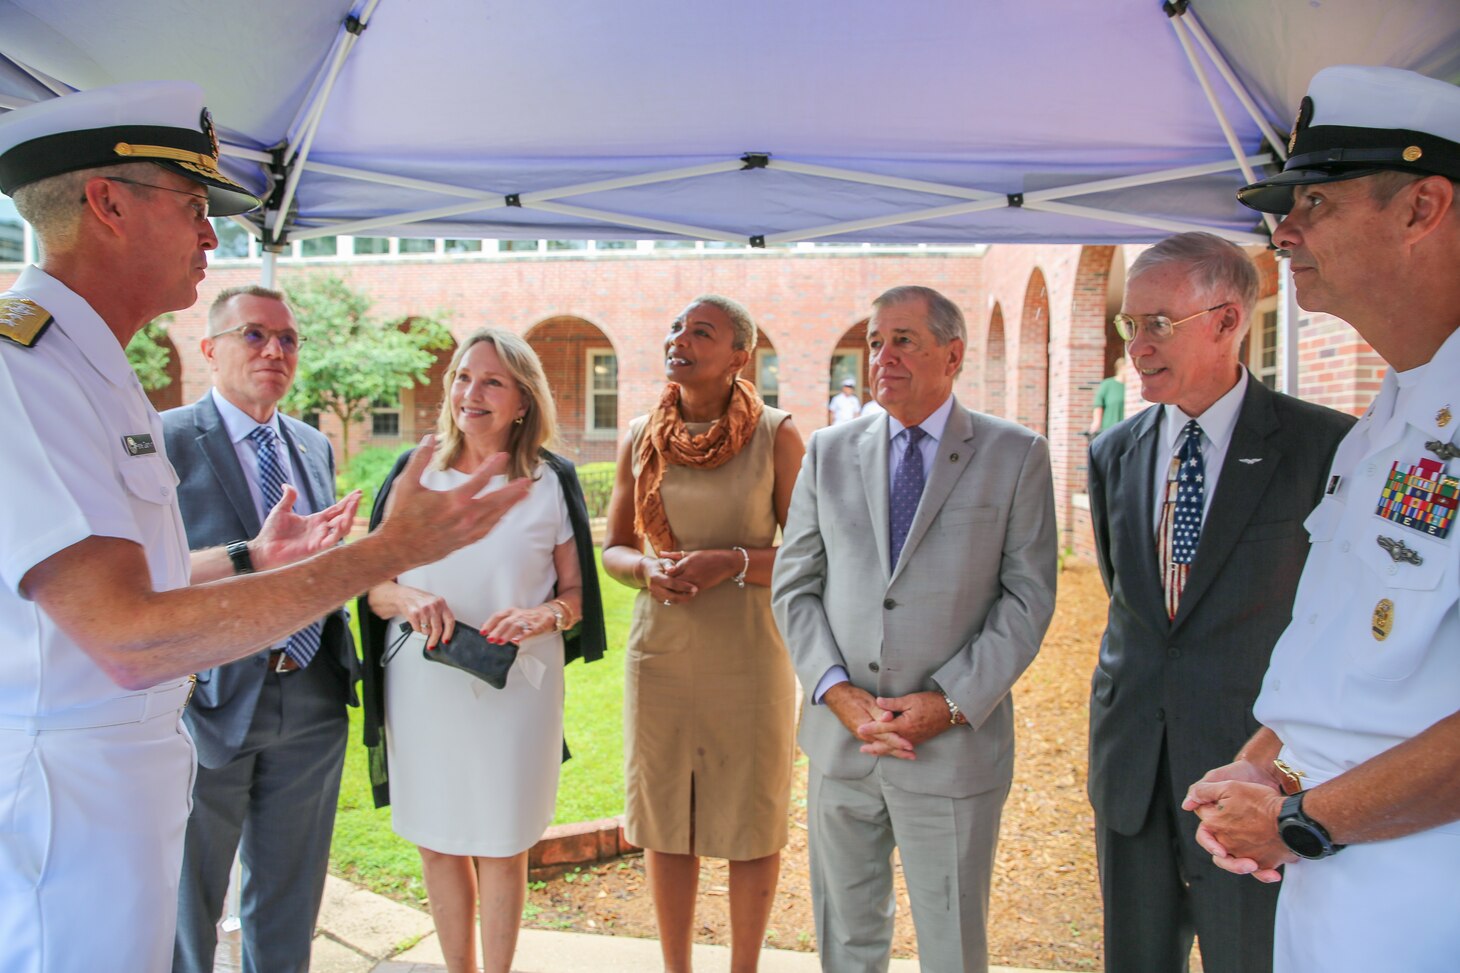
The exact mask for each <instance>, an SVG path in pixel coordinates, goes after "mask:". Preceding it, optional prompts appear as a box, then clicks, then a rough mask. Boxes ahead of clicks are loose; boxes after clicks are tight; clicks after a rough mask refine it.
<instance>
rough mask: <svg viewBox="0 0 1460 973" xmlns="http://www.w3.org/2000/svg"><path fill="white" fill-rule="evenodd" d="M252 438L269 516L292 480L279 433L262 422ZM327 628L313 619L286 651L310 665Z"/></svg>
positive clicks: (290, 656) (293, 636)
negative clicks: (281, 454) (283, 461)
mask: <svg viewBox="0 0 1460 973" xmlns="http://www.w3.org/2000/svg"><path fill="white" fill-rule="evenodd" d="M248 440H249V441H250V442H251V443H253V444H254V448H255V449H257V450H258V454H259V492H260V493H262V494H263V497H264V516H265V517H267V516H268V515H269V511H271V510H273V509H274V507H275V506H277V505H278V503H279V500H280V499H281V498H282V497H283V496H284V484H285V483H287V482H288V479H287V477H285V476H284V467H283V465H282V464H280V462H279V453H278V448H277V442H278V437H277V436H275V435H274V430H272V429H270V428H269V427H268V426H259V427H257V428H255V429H254V431H253V432H251V433H249V434H248ZM323 631H324V622H322V621H318V622H310V623H309V624H308V625H306V626H305V627H304V628H301V629H300V630H299V631H297V632H295V633H294V634H293V635H291V636H289V641H288V642H287V643H285V645H284V652H285V654H287V655H288V656H289V658H291V659H293V660H294V661H295V662H297V663H299V668H301V669H302V668H304V667H305V666H307V665H309V660H311V659H313V658H314V654H315V653H316V652H318V651H319V637H320V634H321V633H322V632H323Z"/></svg>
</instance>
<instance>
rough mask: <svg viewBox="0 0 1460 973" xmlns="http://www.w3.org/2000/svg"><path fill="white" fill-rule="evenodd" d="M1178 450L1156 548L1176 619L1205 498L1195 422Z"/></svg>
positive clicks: (1168, 480)
mask: <svg viewBox="0 0 1460 973" xmlns="http://www.w3.org/2000/svg"><path fill="white" fill-rule="evenodd" d="M1182 434H1183V436H1184V437H1185V438H1184V439H1183V440H1182V442H1181V448H1180V449H1179V450H1177V452H1176V455H1175V456H1173V457H1172V458H1171V465H1170V467H1169V468H1168V470H1167V473H1166V500H1165V503H1164V504H1163V505H1162V508H1161V526H1160V528H1159V529H1158V530H1157V532H1156V548H1157V551H1158V553H1159V555H1160V559H1161V587H1162V588H1164V589H1165V592H1166V615H1167V617H1168V618H1175V617H1176V609H1177V607H1178V606H1179V605H1180V604H1181V591H1182V589H1183V588H1185V587H1186V576H1187V573H1188V571H1190V569H1191V559H1192V557H1193V556H1195V554H1196V546H1197V544H1198V543H1199V542H1200V541H1201V518H1202V504H1203V502H1204V500H1205V497H1206V464H1205V463H1203V462H1202V457H1201V426H1199V425H1197V422H1196V420H1195V419H1190V420H1188V421H1187V423H1186V426H1185V427H1184V428H1183V429H1182Z"/></svg>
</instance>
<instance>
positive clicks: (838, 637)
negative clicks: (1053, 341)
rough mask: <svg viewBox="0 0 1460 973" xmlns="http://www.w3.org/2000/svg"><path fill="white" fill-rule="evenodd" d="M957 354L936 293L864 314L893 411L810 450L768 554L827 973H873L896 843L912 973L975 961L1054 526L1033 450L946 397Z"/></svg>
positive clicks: (878, 388) (912, 292) (826, 436)
mask: <svg viewBox="0 0 1460 973" xmlns="http://www.w3.org/2000/svg"><path fill="white" fill-rule="evenodd" d="M966 340H967V333H966V329H965V326H964V323H963V315H962V313H961V312H960V311H959V310H958V307H957V306H956V305H954V304H953V303H952V302H951V301H949V300H948V299H947V298H946V297H944V296H943V295H941V294H939V293H938V292H937V291H934V290H932V289H931V288H926V287H897V288H893V289H892V290H890V291H888V292H886V293H885V294H883V295H882V296H880V297H878V298H877V300H876V301H874V302H873V312H872V317H871V320H870V321H869V322H868V325H867V345H868V350H869V353H870V369H871V383H872V387H873V389H874V390H875V394H876V398H877V401H878V402H880V403H881V404H882V406H883V407H884V408H885V409H886V410H887V411H886V414H885V415H883V414H879V415H876V416H870V417H865V418H861V419H857V420H854V421H852V422H848V423H845V424H843V425H839V426H832V427H829V428H826V429H821V430H818V431H817V432H816V434H815V435H813V436H812V437H811V442H810V444H809V446H808V449H807V452H806V459H805V461H804V464H803V466H802V469H801V476H800V478H799V479H798V480H797V481H796V489H795V492H794V494H793V496H792V498H791V510H790V515H789V516H788V517H787V521H786V527H785V540H784V542H783V543H782V545H781V548H780V551H779V553H778V554H777V557H776V566H775V574H774V579H773V582H772V595H771V597H772V604H773V607H774V609H775V614H776V621H777V623H778V624H779V625H780V627H781V632H782V634H783V635H784V636H785V639H786V646H787V649H788V650H789V651H790V653H791V658H792V661H793V662H794V663H795V666H796V671H797V675H798V676H799V677H800V679H801V684H802V686H803V687H804V688H805V690H806V695H807V705H806V707H805V710H804V711H803V713H802V717H801V732H800V743H801V747H802V749H804V750H805V751H806V753H807V755H808V756H809V757H810V758H811V776H810V781H809V787H808V795H809V808H808V809H809V817H810V846H811V882H812V895H813V897H814V899H815V909H816V932H817V938H818V941H819V945H820V949H821V956H822V965H823V967H824V968H825V969H828V970H835V971H838V973H844V971H863V970H865V971H872V970H886V969H887V965H888V958H889V955H890V952H891V945H892V929H893V909H894V898H893V883H892V861H891V858H892V851H893V848H894V847H896V848H897V849H898V852H899V854H900V856H901V860H902V869H903V874H904V876H905V877H906V880H907V889H908V896H909V899H910V901H911V905H912V915H913V923H914V925H915V926H916V928H917V937H918V956H919V959H920V960H921V962H922V964H923V967H924V969H930V970H963V971H982V970H986V969H987V967H988V946H987V937H986V932H985V926H986V923H987V917H988V900H989V884H990V878H991V876H992V872H993V860H994V846H995V844H996V842H997V840H998V833H999V817H1000V814H1001V813H1002V811H1003V806H1004V799H1005V797H1007V796H1008V792H1009V783H1010V780H1011V777H1012V774H1013V761H1014V709H1013V703H1012V701H1011V700H1010V698H1009V690H1010V688H1011V687H1012V686H1013V684H1014V681H1015V680H1016V679H1018V678H1019V675H1020V674H1021V673H1022V672H1023V671H1024V669H1025V668H1026V667H1027V666H1028V665H1029V663H1030V662H1031V661H1032V660H1033V659H1034V656H1035V653H1036V652H1037V651H1038V650H1039V644H1040V642H1041V640H1042V639H1043V638H1044V632H1045V629H1046V628H1047V627H1048V625H1049V620H1050V616H1051V615H1052V613H1053V610H1054V593H1055V569H1056V530H1055V519H1054V496H1053V491H1052V486H1051V476H1050V463H1049V446H1048V444H1047V443H1046V442H1045V440H1044V439H1043V437H1041V436H1037V435H1035V434H1034V433H1032V432H1030V431H1029V430H1028V429H1025V428H1024V427H1022V426H1018V425H1015V424H1014V423H1012V422H1007V421H1005V420H1003V419H997V418H994V417H992V416H987V415H983V414H981V413H977V412H973V411H970V410H969V409H966V408H964V407H963V406H962V405H960V404H959V403H958V401H957V399H955V398H954V396H953V382H954V379H955V378H956V377H957V375H958V373H959V371H961V370H962V367H963V351H964V344H965V342H966Z"/></svg>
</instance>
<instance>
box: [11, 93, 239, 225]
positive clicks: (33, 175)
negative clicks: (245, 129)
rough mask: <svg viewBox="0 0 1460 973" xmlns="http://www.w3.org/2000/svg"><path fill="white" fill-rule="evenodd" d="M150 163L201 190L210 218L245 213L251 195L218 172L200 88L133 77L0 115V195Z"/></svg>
mask: <svg viewBox="0 0 1460 973" xmlns="http://www.w3.org/2000/svg"><path fill="white" fill-rule="evenodd" d="M123 162H151V163H155V164H157V165H160V166H162V167H164V168H166V169H171V170H172V171H173V172H176V173H177V174H178V175H180V176H185V177H187V178H188V179H191V180H193V181H194V182H196V183H199V184H201V185H202V186H204V187H206V188H207V190H208V208H209V211H210V212H211V214H212V215H214V216H233V215H235V214H237V213H246V212H248V211H249V210H251V209H254V208H255V207H257V206H258V205H259V199H258V197H256V196H254V195H253V194H252V193H250V192H249V191H248V190H247V189H245V188H243V187H242V186H240V185H239V184H238V183H236V182H234V181H233V180H232V179H229V178H228V177H227V176H225V175H224V174H223V173H222V172H220V171H219V170H218V136H217V135H216V134H214V132H213V116H212V115H210V114H209V113H208V109H206V108H204V107H203V89H202V88H200V87H198V86H197V85H195V84H193V83H191V82H188V81H137V82H131V83H127V84H114V85H108V86H107V87H104V88H93V89H91V90H90V91H78V92H76V93H74V94H69V95H62V96H61V97H59V98H52V99H50V100H48V101H42V102H38V103H36V104H34V105H26V106H25V107H24V108H17V109H15V110H13V111H10V112H6V113H4V114H0V192H3V193H5V194H6V195H12V194H14V192H15V191H16V190H17V189H19V188H21V187H22V186H25V185H28V184H30V183H33V182H36V181H38V180H41V179H45V178H48V177H50V176H59V175H61V174H62V173H66V172H75V171H77V170H79V169H94V168H98V167H100V166H110V165H116V164H118V163H123Z"/></svg>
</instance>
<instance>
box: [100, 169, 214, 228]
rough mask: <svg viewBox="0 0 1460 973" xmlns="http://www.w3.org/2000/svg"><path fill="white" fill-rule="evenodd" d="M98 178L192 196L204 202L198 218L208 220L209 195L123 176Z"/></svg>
mask: <svg viewBox="0 0 1460 973" xmlns="http://www.w3.org/2000/svg"><path fill="white" fill-rule="evenodd" d="M97 178H100V179H105V180H106V181H107V182H120V183H126V184H127V185H128V186H140V187H142V188H143V189H160V190H162V191H163V192H165V193H177V194H178V195H180V196H191V197H193V199H198V200H202V204H203V205H202V209H201V210H199V211H198V217H199V218H200V219H204V220H206V219H207V218H208V194H207V193H190V192H188V191H187V190H186V189H173V188H171V187H170V186H158V185H156V184H154V183H150V182H139V181H138V180H136V179H123V178H122V177H121V176H99V177H97ZM81 202H83V203H84V202H86V197H85V196H82V197H81Z"/></svg>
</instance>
